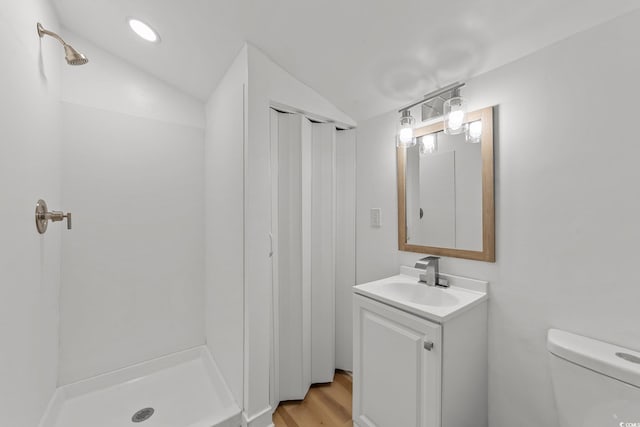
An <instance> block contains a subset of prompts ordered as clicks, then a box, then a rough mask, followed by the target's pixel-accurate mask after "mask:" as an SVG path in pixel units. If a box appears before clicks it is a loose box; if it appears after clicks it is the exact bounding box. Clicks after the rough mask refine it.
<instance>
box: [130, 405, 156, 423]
mask: <svg viewBox="0 0 640 427" xmlns="http://www.w3.org/2000/svg"><path fill="white" fill-rule="evenodd" d="M154 412H155V409H153V408H144V409H140V410H139V411H138V412H136V413H135V414H133V417H131V421H133V422H134V423H141V422H143V421H147V420H148V419H149V418H151V415H153V413H154Z"/></svg>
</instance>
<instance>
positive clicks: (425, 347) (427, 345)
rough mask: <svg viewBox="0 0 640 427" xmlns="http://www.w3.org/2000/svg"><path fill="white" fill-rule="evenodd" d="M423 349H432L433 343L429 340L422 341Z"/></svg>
mask: <svg viewBox="0 0 640 427" xmlns="http://www.w3.org/2000/svg"><path fill="white" fill-rule="evenodd" d="M424 349H425V350H429V351H431V350H433V343H432V342H431V341H425V342H424Z"/></svg>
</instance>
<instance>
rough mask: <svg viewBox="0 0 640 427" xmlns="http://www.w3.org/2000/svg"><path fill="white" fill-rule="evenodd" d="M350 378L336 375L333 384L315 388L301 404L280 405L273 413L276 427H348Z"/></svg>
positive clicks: (340, 374) (288, 402) (284, 403)
mask: <svg viewBox="0 0 640 427" xmlns="http://www.w3.org/2000/svg"><path fill="white" fill-rule="evenodd" d="M352 389H353V382H352V380H351V376H350V375H348V374H347V373H345V372H342V371H336V373H335V375H334V377H333V382H332V383H328V384H314V385H313V386H311V388H310V389H309V392H308V393H307V395H306V396H305V398H304V400H291V401H287V402H281V403H280V405H279V406H278V409H276V412H274V413H273V424H274V425H275V427H317V426H322V427H347V426H349V427H351V426H353V422H352V421H351V396H352Z"/></svg>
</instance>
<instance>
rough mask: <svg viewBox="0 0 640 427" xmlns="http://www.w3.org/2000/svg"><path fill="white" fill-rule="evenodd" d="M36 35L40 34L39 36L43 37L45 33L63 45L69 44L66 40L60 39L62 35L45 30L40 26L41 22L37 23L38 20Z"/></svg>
mask: <svg viewBox="0 0 640 427" xmlns="http://www.w3.org/2000/svg"><path fill="white" fill-rule="evenodd" d="M38 35H39V36H40V38H42V37H44V36H45V35H47V36H51V37H53V38H54V39H56V40H58V41H59V42H60V43H62V45H63V46H69V45H68V44H67V42H66V41H64V40H63V39H62V37H60V36H59V35H57V34H56V33H54V32H53V31H49V30H46V29H45V28H44V27H43V26H42V24H41V23H39V22H38Z"/></svg>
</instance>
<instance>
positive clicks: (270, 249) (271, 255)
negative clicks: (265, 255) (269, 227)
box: [269, 233, 273, 258]
mask: <svg viewBox="0 0 640 427" xmlns="http://www.w3.org/2000/svg"><path fill="white" fill-rule="evenodd" d="M271 257H273V234H271V233H269V258H271Z"/></svg>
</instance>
